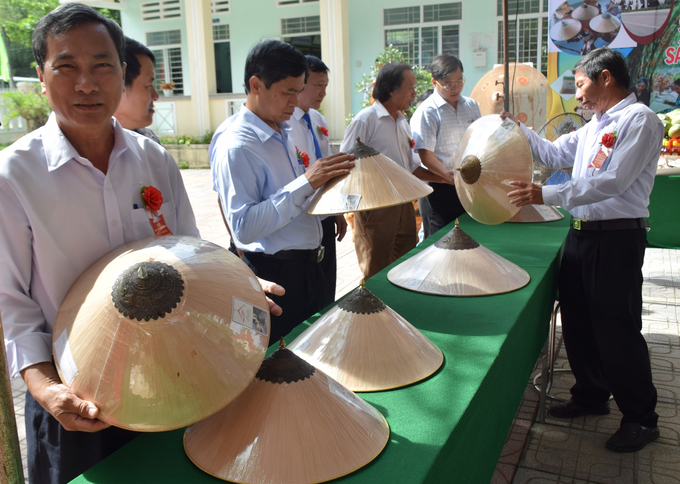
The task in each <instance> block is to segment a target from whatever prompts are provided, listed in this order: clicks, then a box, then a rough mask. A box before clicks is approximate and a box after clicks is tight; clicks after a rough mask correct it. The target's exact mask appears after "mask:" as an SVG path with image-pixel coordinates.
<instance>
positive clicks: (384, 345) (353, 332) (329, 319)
mask: <svg viewBox="0 0 680 484" xmlns="http://www.w3.org/2000/svg"><path fill="white" fill-rule="evenodd" d="M290 348H291V350H292V351H293V352H294V353H295V354H296V355H298V356H299V357H300V358H302V359H304V360H305V361H307V362H308V363H310V364H312V365H314V366H315V367H316V368H319V369H320V370H322V371H323V372H324V373H326V374H327V375H328V376H330V377H331V378H333V379H334V380H336V381H338V382H339V383H341V384H342V385H343V386H345V387H347V388H349V389H350V390H352V391H355V392H372V391H379V390H388V389H390V388H397V387H401V386H404V385H409V384H411V383H415V382H417V381H420V380H423V379H424V378H427V377H428V376H430V375H431V374H432V373H434V372H435V371H437V369H438V368H439V367H440V366H441V365H442V363H443V362H444V355H443V354H442V352H441V350H440V349H439V348H437V347H436V346H435V345H434V344H433V343H432V342H431V341H430V340H429V339H428V338H427V337H425V335H423V334H422V333H421V332H420V331H418V330H417V329H416V328H415V327H413V326H412V325H411V324H410V323H409V322H408V321H406V320H405V319H404V318H402V317H401V316H399V314H397V313H396V312H394V311H393V310H392V309H391V308H389V307H388V306H386V305H385V303H384V302H382V301H381V300H380V299H378V298H377V297H376V296H375V295H374V294H373V293H372V292H371V291H369V290H368V289H366V288H364V287H363V284H362V287H359V288H357V289H356V290H355V291H354V292H352V293H351V294H350V295H349V296H347V297H346V298H345V299H343V300H342V301H340V303H339V304H338V305H336V306H335V307H333V308H332V309H331V310H330V311H328V312H327V313H326V314H325V315H324V316H323V317H321V318H319V319H318V320H317V321H316V322H315V323H314V324H313V325H312V326H310V327H309V328H307V329H306V330H305V331H304V332H303V333H302V334H301V335H300V336H298V337H297V338H296V339H295V341H293V343H292V344H291V345H290Z"/></svg>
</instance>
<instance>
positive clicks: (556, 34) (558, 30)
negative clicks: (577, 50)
mask: <svg viewBox="0 0 680 484" xmlns="http://www.w3.org/2000/svg"><path fill="white" fill-rule="evenodd" d="M582 27H583V26H582V25H581V22H579V21H578V20H574V19H571V18H568V19H564V20H558V21H557V22H555V25H553V27H552V28H551V29H550V38H551V39H553V40H558V41H559V40H569V39H573V38H574V37H576V36H577V35H578V33H579V32H580V31H581V28H582Z"/></svg>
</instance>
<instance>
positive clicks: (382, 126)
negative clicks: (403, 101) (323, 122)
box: [340, 101, 420, 172]
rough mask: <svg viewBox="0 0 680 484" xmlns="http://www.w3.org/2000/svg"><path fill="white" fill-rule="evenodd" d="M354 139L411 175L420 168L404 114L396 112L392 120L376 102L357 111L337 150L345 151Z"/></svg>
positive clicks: (385, 110) (383, 107) (352, 143)
mask: <svg viewBox="0 0 680 484" xmlns="http://www.w3.org/2000/svg"><path fill="white" fill-rule="evenodd" d="M357 136H359V138H361V142H362V143H364V144H367V145H368V146H370V147H371V148H373V149H374V150H377V151H379V152H380V153H382V154H383V155H385V156H387V157H388V158H390V159H391V160H392V161H394V162H396V163H398V164H399V165H401V166H402V167H404V168H406V169H407V170H408V171H410V172H413V171H414V170H415V169H416V168H418V167H419V166H420V160H419V159H415V158H414V157H413V150H412V149H411V127H410V126H409V125H408V121H406V118H405V117H404V115H403V114H402V113H401V112H399V113H398V114H397V119H396V120H395V119H394V118H393V117H392V116H391V115H390V113H389V112H388V111H387V109H385V106H383V105H382V104H380V101H376V102H374V103H373V105H372V106H369V107H367V108H364V109H362V110H361V111H359V114H357V115H356V116H355V117H354V119H353V120H352V122H351V123H350V125H349V126H348V127H347V129H346V130H345V138H344V139H343V140H342V145H341V146H340V151H342V152H346V151H347V150H349V149H350V148H351V147H352V146H354V143H355V142H356V139H357Z"/></svg>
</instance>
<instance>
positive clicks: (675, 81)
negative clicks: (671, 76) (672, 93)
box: [673, 77, 680, 86]
mask: <svg viewBox="0 0 680 484" xmlns="http://www.w3.org/2000/svg"><path fill="white" fill-rule="evenodd" d="M673 84H675V85H676V86H680V77H678V78H677V79H676V80H674V81H673Z"/></svg>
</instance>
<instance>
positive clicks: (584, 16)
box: [571, 3, 600, 20]
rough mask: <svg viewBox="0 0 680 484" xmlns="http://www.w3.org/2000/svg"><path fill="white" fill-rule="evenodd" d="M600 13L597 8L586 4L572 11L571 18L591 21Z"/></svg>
mask: <svg viewBox="0 0 680 484" xmlns="http://www.w3.org/2000/svg"><path fill="white" fill-rule="evenodd" d="M599 13H600V11H599V10H598V9H597V8H596V7H593V6H592V5H587V4H585V3H584V4H583V5H581V6H580V7H576V8H575V9H574V10H572V11H571V18H573V19H576V20H590V19H591V18H593V17H595V16H596V15H597V14H599Z"/></svg>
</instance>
